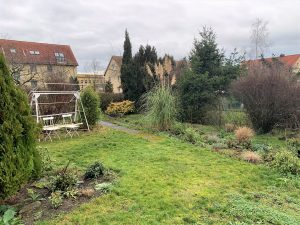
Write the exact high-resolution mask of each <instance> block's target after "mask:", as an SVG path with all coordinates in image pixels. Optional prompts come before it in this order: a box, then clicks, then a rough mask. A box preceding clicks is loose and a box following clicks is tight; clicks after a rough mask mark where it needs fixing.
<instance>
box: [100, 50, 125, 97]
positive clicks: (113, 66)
mask: <svg viewBox="0 0 300 225" xmlns="http://www.w3.org/2000/svg"><path fill="white" fill-rule="evenodd" d="M121 66H122V56H112V57H111V59H110V61H109V63H108V66H107V68H106V70H105V73H104V77H105V81H106V82H107V81H110V82H111V83H112V85H113V92H114V93H122V92H123V90H122V86H121Z"/></svg>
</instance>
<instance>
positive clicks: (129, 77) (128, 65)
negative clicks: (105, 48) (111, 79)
mask: <svg viewBox="0 0 300 225" xmlns="http://www.w3.org/2000/svg"><path fill="white" fill-rule="evenodd" d="M133 68H134V65H133V61H132V50H131V42H130V38H129V34H128V32H127V30H126V31H125V41H124V52H123V59H122V66H121V84H122V89H123V94H124V98H125V99H129V100H132V101H135V100H136V98H135V89H136V78H135V73H134V71H133V70H134V69H133Z"/></svg>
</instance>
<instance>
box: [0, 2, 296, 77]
mask: <svg viewBox="0 0 300 225" xmlns="http://www.w3.org/2000/svg"><path fill="white" fill-rule="evenodd" d="M0 3H1V5H2V6H3V7H1V11H0V36H1V37H2V38H3V37H8V38H10V39H15V40H24V41H35V42H49V43H58V44H68V45H71V47H72V49H73V52H74V54H75V56H76V58H77V60H78V62H79V65H80V66H79V71H83V70H85V69H86V66H85V65H86V64H87V63H88V62H91V61H92V60H95V59H96V60H97V61H99V62H100V64H101V66H102V67H103V68H105V67H106V65H107V63H108V61H109V59H110V57H111V55H121V54H122V51H123V50H122V47H123V41H124V30H125V29H126V28H127V29H128V31H129V35H130V38H131V43H132V45H133V52H135V51H136V50H137V48H138V47H139V45H141V44H143V45H144V44H147V43H148V44H150V45H154V46H155V47H156V49H157V51H158V53H159V55H163V54H165V53H168V54H171V55H173V56H174V57H175V59H180V58H182V57H185V56H187V55H188V54H189V52H190V50H191V48H192V43H193V39H194V38H195V37H196V38H197V37H198V36H199V35H198V33H199V31H200V30H201V27H202V26H204V25H206V26H211V27H212V28H213V29H214V30H215V32H216V33H217V42H218V44H219V46H220V48H224V49H225V50H226V52H230V51H232V50H233V49H234V48H238V49H240V50H247V51H248V52H249V48H250V38H249V36H250V28H251V24H252V23H253V21H254V20H255V18H261V19H263V20H265V21H268V29H269V39H270V42H271V46H270V48H269V51H268V53H267V56H269V55H271V54H272V53H274V54H276V55H278V54H280V53H285V54H297V53H300V26H299V21H300V14H299V12H300V1H299V0H285V1H283V0H139V1H138V0H109V1H108V0H56V1H55V0H26V1H25V0H0Z"/></svg>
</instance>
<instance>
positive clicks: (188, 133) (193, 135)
mask: <svg viewBox="0 0 300 225" xmlns="http://www.w3.org/2000/svg"><path fill="white" fill-rule="evenodd" d="M182 138H183V140H185V141H187V142H190V143H192V144H196V143H197V142H198V141H199V140H200V135H199V134H198V133H197V131H195V130H194V129H193V128H187V129H186V130H185V132H184V135H183V136H182Z"/></svg>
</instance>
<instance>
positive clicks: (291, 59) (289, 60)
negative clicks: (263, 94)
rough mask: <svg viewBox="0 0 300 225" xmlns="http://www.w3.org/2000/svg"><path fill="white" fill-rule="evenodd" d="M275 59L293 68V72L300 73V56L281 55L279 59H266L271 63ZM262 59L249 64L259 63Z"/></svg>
mask: <svg viewBox="0 0 300 225" xmlns="http://www.w3.org/2000/svg"><path fill="white" fill-rule="evenodd" d="M273 59H277V60H279V61H280V62H282V63H284V64H285V65H287V66H289V67H291V69H292V70H293V72H295V73H299V72H300V54H295V55H283V54H281V55H280V56H279V57H272V58H264V60H266V61H269V62H270V61H271V60H273ZM261 60H262V59H256V60H249V61H248V63H251V62H252V63H255V62H259V61H261Z"/></svg>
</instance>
